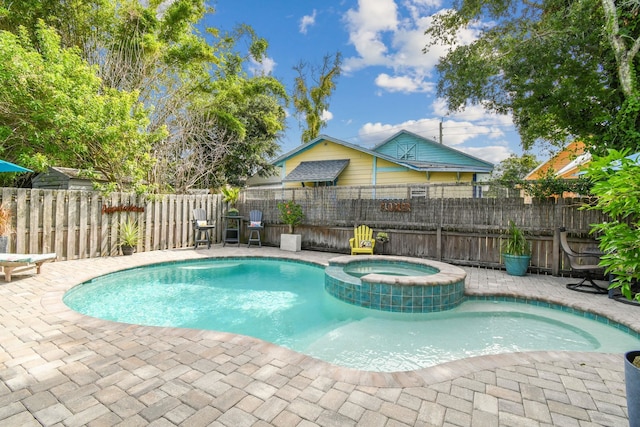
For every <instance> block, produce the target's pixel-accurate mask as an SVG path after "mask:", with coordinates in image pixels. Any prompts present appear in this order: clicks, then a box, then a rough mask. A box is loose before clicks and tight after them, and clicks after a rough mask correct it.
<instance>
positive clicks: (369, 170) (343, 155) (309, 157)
mask: <svg viewBox="0 0 640 427" xmlns="http://www.w3.org/2000/svg"><path fill="white" fill-rule="evenodd" d="M340 159H349V166H347V167H346V169H345V170H344V171H342V173H341V174H340V177H339V178H338V185H372V184H373V157H372V156H370V155H369V154H366V153H363V152H361V151H357V150H353V149H351V148H348V147H345V146H342V145H339V144H335V143H333V142H331V141H321V142H319V143H317V144H315V145H314V146H313V147H310V148H309V149H308V150H304V151H303V152H301V153H300V154H298V155H296V156H294V157H292V158H291V159H289V160H287V161H286V162H285V168H284V169H285V171H286V172H285V173H284V175H283V176H286V174H288V173H290V172H291V171H292V170H294V169H295V168H296V167H297V166H298V165H299V164H300V163H301V162H312V161H317V160H340ZM307 185H311V183H307ZM300 186H301V184H300V183H297V182H289V183H286V187H300Z"/></svg>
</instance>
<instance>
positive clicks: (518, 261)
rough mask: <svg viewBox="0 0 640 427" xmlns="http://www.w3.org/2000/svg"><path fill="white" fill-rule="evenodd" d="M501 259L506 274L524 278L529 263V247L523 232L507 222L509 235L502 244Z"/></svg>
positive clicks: (512, 223)
mask: <svg viewBox="0 0 640 427" xmlns="http://www.w3.org/2000/svg"><path fill="white" fill-rule="evenodd" d="M501 249H502V251H501V252H502V258H503V259H504V266H505V268H506V270H507V273H508V274H510V275H512V276H524V275H526V274H527V268H528V267H529V262H530V261H531V245H530V244H529V241H528V240H527V238H526V237H525V235H524V231H522V230H521V229H520V228H518V227H517V226H516V224H515V223H514V222H513V221H509V235H508V236H507V238H506V240H504V241H503V242H502V248H501Z"/></svg>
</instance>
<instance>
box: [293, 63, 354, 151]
mask: <svg viewBox="0 0 640 427" xmlns="http://www.w3.org/2000/svg"><path fill="white" fill-rule="evenodd" d="M341 63H342V54H341V53H340V52H336V54H335V55H334V56H333V57H332V56H331V55H325V56H324V58H323V61H322V65H321V66H320V68H317V67H311V70H310V74H308V72H307V70H308V69H309V68H310V66H309V65H308V64H307V63H304V62H300V63H299V64H298V65H296V66H295V67H293V69H294V70H295V71H296V72H297V73H298V76H297V77H296V79H295V87H294V93H293V106H294V108H295V110H296V113H297V114H298V115H300V116H303V117H304V120H305V122H306V125H307V126H306V129H304V130H303V132H302V142H303V143H307V142H309V141H312V140H313V139H315V138H316V137H317V136H318V135H319V134H320V130H321V129H322V128H323V127H325V126H326V125H327V122H326V120H325V119H324V118H323V116H324V114H325V112H326V111H329V99H330V98H331V94H332V93H333V91H334V90H335V88H336V80H337V79H338V77H339V76H340V71H341V70H340V65H341ZM309 79H311V81H312V82H313V84H315V86H311V87H309Z"/></svg>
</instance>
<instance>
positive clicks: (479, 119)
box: [433, 98, 513, 127]
mask: <svg viewBox="0 0 640 427" xmlns="http://www.w3.org/2000/svg"><path fill="white" fill-rule="evenodd" d="M433 114H434V115H436V116H439V117H445V116H446V117H449V118H451V119H454V120H468V121H471V122H474V123H476V124H483V125H486V126H500V127H509V126H513V119H512V117H511V115H508V114H497V113H490V112H488V111H486V110H485V109H484V108H483V107H482V105H467V106H466V107H465V109H464V110H462V111H453V112H448V111H447V103H446V101H445V100H444V99H443V98H438V99H437V100H436V101H435V102H434V103H433Z"/></svg>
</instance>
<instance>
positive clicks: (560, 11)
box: [427, 0, 640, 153]
mask: <svg viewBox="0 0 640 427" xmlns="http://www.w3.org/2000/svg"><path fill="white" fill-rule="evenodd" d="M633 4H634V2H619V3H616V4H615V5H614V3H613V2H612V1H609V0H586V1H579V2H578V1H574V2H565V1H561V0H545V1H543V2H529V1H522V0H489V1H484V0H461V1H460V2H458V3H457V5H456V8H455V9H454V10H451V11H449V12H447V13H443V14H440V15H437V16H435V19H434V25H433V26H432V27H431V28H430V29H429V30H427V35H428V36H429V37H430V42H429V46H427V49H428V48H429V47H430V46H432V45H435V44H437V43H451V42H452V41H454V40H456V37H457V34H458V31H460V30H462V29H467V30H469V31H476V34H475V35H477V38H476V39H475V40H474V41H473V42H471V43H469V44H465V43H459V44H457V45H456V46H455V47H454V48H453V49H452V50H451V51H450V52H449V53H448V54H447V55H445V56H444V57H443V58H442V59H441V61H440V63H439V65H438V71H439V72H440V74H441V79H440V81H439V83H438V93H439V94H440V95H441V96H443V97H444V98H445V99H446V100H447V103H448V107H449V109H450V110H452V111H456V110H460V109H464V108H465V106H466V105H467V104H468V103H471V104H476V105H482V106H484V107H485V108H486V109H487V110H489V111H494V112H498V113H512V114H513V118H514V123H515V125H516V126H517V128H518V130H519V132H520V136H521V139H522V144H523V147H525V149H527V148H529V147H531V146H532V145H533V144H534V143H536V142H537V141H538V140H540V139H544V140H546V141H549V142H552V143H555V144H557V145H558V146H562V145H564V144H565V142H566V140H567V138H569V137H577V138H581V139H583V140H585V141H587V140H588V141H591V143H592V144H593V145H594V146H593V147H591V148H590V151H592V153H593V152H595V149H594V148H597V146H603V145H604V144H603V135H605V134H607V132H608V131H609V125H610V124H611V123H612V122H614V121H615V120H616V116H617V114H618V110H619V109H620V106H621V105H623V104H624V103H625V100H626V99H627V98H629V97H630V96H631V94H632V93H633V91H634V88H637V82H638V70H637V64H638V49H637V47H638V46H639V45H640V25H639V24H638V22H640V20H639V19H638V9H637V7H634V5H633ZM610 5H613V7H612V8H609V7H608V6H610ZM482 22H486V23H487V24H486V25H484V26H483V25H482ZM489 22H491V24H489ZM605 24H607V25H605ZM625 126H627V125H625ZM636 129H637V127H636ZM614 143H615V145H609V146H608V147H609V148H611V147H626V146H629V145H627V144H628V143H629V141H628V140H627V139H623V138H617V139H615V142H614ZM605 148H606V147H605Z"/></svg>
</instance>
